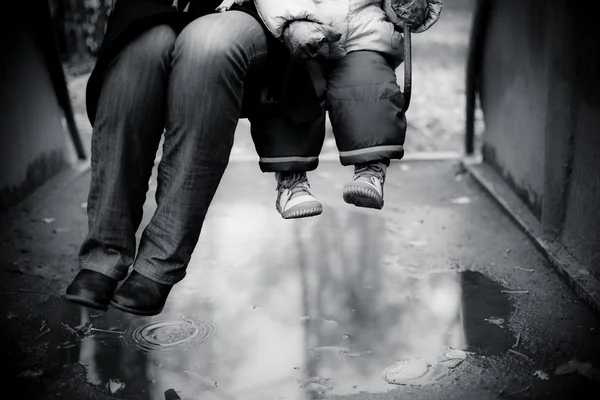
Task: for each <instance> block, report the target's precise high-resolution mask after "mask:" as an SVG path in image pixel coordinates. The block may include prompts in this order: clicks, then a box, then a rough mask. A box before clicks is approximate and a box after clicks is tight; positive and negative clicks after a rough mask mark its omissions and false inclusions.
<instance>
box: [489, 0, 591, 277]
mask: <svg viewBox="0 0 600 400" xmlns="http://www.w3.org/2000/svg"><path fill="white" fill-rule="evenodd" d="M592 3H593V2H591V0H584V1H582V2H581V3H577V5H575V3H573V2H571V1H568V0H556V1H554V2H553V3H552V7H540V6H539V2H537V1H533V0H526V1H522V0H521V1H519V0H503V1H492V2H491V4H492V6H491V9H490V15H489V18H490V22H489V24H488V26H487V29H486V38H485V51H484V53H483V60H482V76H481V88H480V92H481V93H480V96H481V100H482V108H483V111H484V118H485V123H486V132H485V133H484V139H483V141H484V150H483V155H484V161H485V162H487V163H489V164H490V165H492V166H493V167H494V168H495V169H496V170H497V172H498V173H499V174H500V175H501V176H502V177H503V178H504V179H505V180H506V181H507V182H508V183H509V184H510V185H511V186H512V188H513V189H514V190H515V192H516V193H517V195H519V197H521V199H522V200H523V201H524V202H525V203H526V204H527V205H528V206H529V207H530V209H531V210H532V212H533V213H534V215H535V216H536V217H537V218H538V219H539V220H540V223H541V227H542V231H543V234H544V238H545V239H546V240H548V241H554V242H558V243H560V244H562V245H563V246H564V247H565V248H566V249H567V250H568V251H569V252H570V253H571V254H572V255H573V256H574V257H575V258H576V259H578V261H580V262H581V263H582V264H583V265H584V266H586V267H588V268H589V270H590V271H591V272H592V273H593V274H594V275H595V276H597V277H599V278H600V46H598V42H597V39H596V38H597V30H598V28H597V21H596V20H595V16H594V14H593V13H591V12H590V9H591V8H590V7H591V5H592ZM596 19H597V18H596Z"/></svg>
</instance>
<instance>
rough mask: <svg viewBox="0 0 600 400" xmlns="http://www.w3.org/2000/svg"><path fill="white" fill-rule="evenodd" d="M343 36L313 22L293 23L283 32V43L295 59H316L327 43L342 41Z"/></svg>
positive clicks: (330, 28)
mask: <svg viewBox="0 0 600 400" xmlns="http://www.w3.org/2000/svg"><path fill="white" fill-rule="evenodd" d="M341 37H342V34H341V33H340V32H338V31H337V30H335V29H334V28H332V27H330V26H327V25H323V24H319V23H317V22H312V21H305V20H302V21H293V22H292V23H290V24H289V25H288V27H287V28H286V29H285V30H284V31H283V43H284V44H285V46H286V47H287V48H288V50H289V51H290V53H291V54H292V56H293V57H294V58H300V59H308V58H313V57H315V56H316V55H317V54H318V52H319V49H320V48H321V47H322V46H323V44H325V43H334V42H337V41H338V40H340V38H341Z"/></svg>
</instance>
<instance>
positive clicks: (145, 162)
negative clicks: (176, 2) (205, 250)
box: [65, 26, 176, 309]
mask: <svg viewBox="0 0 600 400" xmlns="http://www.w3.org/2000/svg"><path fill="white" fill-rule="evenodd" d="M175 39H176V35H175V32H174V31H173V30H172V29H171V28H170V27H168V26H157V27H154V28H151V29H150V30H148V31H147V32H145V33H143V34H142V35H140V36H139V37H138V38H137V39H136V40H134V41H133V42H132V43H130V44H129V45H128V46H127V47H125V48H124V49H123V50H122V51H121V53H120V54H119V55H118V56H117V57H116V58H115V60H113V62H112V63H111V64H110V66H109V67H108V68H107V70H106V72H105V78H104V85H103V88H102V93H101V95H100V99H99V104H98V109H97V113H96V120H95V123H94V131H93V135H92V160H91V163H92V165H91V184H90V192H89V196H88V220H89V233H88V235H87V237H86V239H85V240H84V242H83V244H82V246H81V249H80V253H79V259H80V265H81V267H82V269H81V270H80V271H79V273H78V274H77V276H76V277H75V279H74V280H73V281H72V282H71V284H70V285H69V287H68V288H67V290H66V293H65V298H66V299H67V300H70V301H73V302H75V303H78V304H82V305H85V306H88V307H92V308H96V309H106V308H108V304H109V301H110V299H111V297H112V296H113V294H114V291H115V289H116V287H117V283H118V281H120V280H122V279H123V278H124V277H125V276H126V275H127V270H128V268H129V266H130V265H131V264H132V263H133V260H134V256H135V250H136V249H135V232H136V230H137V229H138V227H139V224H140V222H141V219H142V207H143V204H144V200H145V199H146V192H147V190H148V180H149V178H150V175H151V171H152V166H153V161H154V157H155V156H156V151H157V148H158V143H159V141H160V137H161V134H162V132H163V130H164V126H165V115H166V91H167V84H168V76H169V70H170V61H171V53H172V49H173V45H174V43H175Z"/></svg>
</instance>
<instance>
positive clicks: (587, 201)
mask: <svg viewBox="0 0 600 400" xmlns="http://www.w3.org/2000/svg"><path fill="white" fill-rule="evenodd" d="M562 15H563V16H567V15H569V16H570V23H569V24H568V25H567V26H566V28H567V30H566V31H567V32H570V35H562V36H563V40H566V41H567V42H568V43H569V48H570V51H569V49H564V50H563V51H561V53H563V60H565V61H564V62H566V63H568V64H567V66H564V67H562V68H561V69H560V71H559V73H560V74H561V76H562V79H565V80H566V81H567V82H569V85H568V87H569V89H570V91H569V92H567V93H565V94H563V96H562V97H563V101H562V108H568V109H570V110H571V116H570V119H571V124H570V127H569V129H568V130H567V131H566V132H562V133H559V132H556V135H555V136H558V135H559V134H562V136H563V137H566V138H568V139H569V143H570V146H569V147H570V148H571V152H570V157H569V158H568V164H569V165H570V171H569V172H570V173H569V175H568V181H567V185H566V186H567V187H566V193H565V204H566V206H567V207H566V210H565V215H564V223H563V227H562V229H561V231H560V233H561V234H560V237H559V240H561V241H562V243H563V244H564V245H565V246H566V247H567V249H569V251H570V252H571V253H572V254H573V255H575V256H576V257H577V258H578V259H579V260H580V261H581V262H582V263H584V264H585V265H589V266H590V267H591V269H592V271H593V272H594V273H595V274H596V276H597V277H599V278H600V44H599V42H598V39H597V38H598V21H597V15H594V14H593V13H591V12H589V9H586V8H584V7H579V8H578V9H577V12H574V10H573V11H571V13H568V12H566V11H565V12H563V13H562ZM557 79H560V78H557ZM555 81H556V80H555ZM548 111H549V112H552V110H548ZM553 128H554V127H553V126H549V127H548V130H549V131H551V129H553ZM563 142H565V140H563Z"/></svg>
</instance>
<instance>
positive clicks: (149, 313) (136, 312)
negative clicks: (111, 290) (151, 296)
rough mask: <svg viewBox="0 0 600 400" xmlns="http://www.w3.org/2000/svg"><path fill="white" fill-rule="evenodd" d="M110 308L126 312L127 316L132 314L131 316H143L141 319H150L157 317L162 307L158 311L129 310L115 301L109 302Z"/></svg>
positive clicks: (129, 308)
mask: <svg viewBox="0 0 600 400" xmlns="http://www.w3.org/2000/svg"><path fill="white" fill-rule="evenodd" d="M110 306H111V307H113V308H115V309H117V310H119V311H123V312H126V313H128V314H133V315H140V316H143V317H151V316H154V315H158V314H160V313H161V312H162V310H163V308H162V307H161V308H160V309H158V310H138V309H135V308H131V307H127V306H124V305H121V304H119V303H117V302H115V301H111V302H110Z"/></svg>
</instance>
